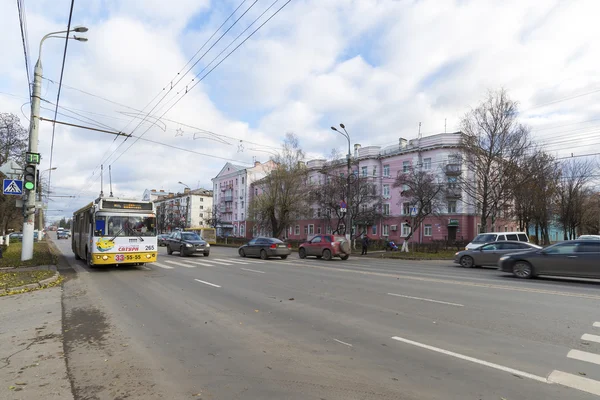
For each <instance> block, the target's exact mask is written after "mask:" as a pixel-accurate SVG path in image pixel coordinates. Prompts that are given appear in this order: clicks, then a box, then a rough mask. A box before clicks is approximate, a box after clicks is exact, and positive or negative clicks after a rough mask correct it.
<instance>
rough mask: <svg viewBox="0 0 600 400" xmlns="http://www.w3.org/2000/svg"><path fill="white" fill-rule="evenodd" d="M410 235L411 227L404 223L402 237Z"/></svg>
mask: <svg viewBox="0 0 600 400" xmlns="http://www.w3.org/2000/svg"><path fill="white" fill-rule="evenodd" d="M408 235H410V226H408V224H407V223H406V222H403V223H402V237H407V236H408Z"/></svg>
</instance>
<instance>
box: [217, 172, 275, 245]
mask: <svg viewBox="0 0 600 400" xmlns="http://www.w3.org/2000/svg"><path fill="white" fill-rule="evenodd" d="M274 165H275V164H274V162H273V161H266V162H264V163H261V162H258V161H256V162H255V163H254V165H253V166H252V167H244V166H241V165H235V164H232V163H229V162H228V163H227V164H225V166H224V167H223V168H222V169H221V171H220V172H219V174H218V175H217V176H216V177H214V178H213V179H212V183H213V207H212V218H213V225H214V226H215V227H216V229H217V236H234V237H247V236H248V229H247V228H248V222H247V216H248V199H249V188H250V185H251V184H252V183H253V182H255V181H257V180H259V179H262V178H264V177H265V176H266V175H267V174H268V173H269V172H270V171H271V170H272V169H273V167H274Z"/></svg>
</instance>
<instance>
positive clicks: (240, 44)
mask: <svg viewBox="0 0 600 400" xmlns="http://www.w3.org/2000/svg"><path fill="white" fill-rule="evenodd" d="M291 1H292V0H288V1H287V2H285V3H284V4H283V5H282V6H281V7H280V8H279V9H278V10H277V11H275V12H274V13H273V14H272V15H271V16H270V17H269V18H267V20H266V21H264V22H263V23H262V24H260V25H259V26H258V28H256V29H255V30H254V31H252V33H250V35H248V36H247V37H246V38H245V39H244V40H243V41H242V42H240V43H239V44H238V45H237V46H236V47H234V48H233V50H231V51H230V52H229V53H228V54H227V55H226V56H225V57H224V58H223V59H221V60H220V61H219V62H218V63H217V64H216V65H215V66H214V67H212V68H211V69H210V70H209V71H208V72H207V73H206V74H204V75H203V76H202V77H201V78H200V79H198V80H196V81H195V83H194V85H193V86H192V87H191V88H189V90H186V92H185V93H183V95H182V96H181V97H180V98H179V99H178V100H177V101H176V102H175V103H174V104H172V105H171V106H170V107H169V108H168V109H167V110H166V111H164V112H163V113H162V115H161V116H160V118H162V117H163V116H164V115H165V114H166V113H168V112H169V111H170V110H171V109H172V108H173V107H174V106H175V105H177V103H179V101H181V99H182V98H183V97H184V96H185V95H186V94H188V93H189V91H191V90H192V89H193V88H194V87H196V85H197V84H198V83H200V82H201V81H202V80H204V79H205V78H206V77H207V76H208V75H209V74H210V73H211V72H212V71H214V70H215V68H217V67H218V66H219V65H221V63H222V62H223V61H225V60H226V59H227V58H229V56H231V54H233V53H234V52H235V51H236V50H237V49H239V48H240V46H242V45H243V44H244V43H246V41H247V40H248V39H250V38H251V37H252V36H253V35H254V34H255V33H256V32H258V31H259V30H260V29H261V28H262V27H263V26H264V25H265V24H266V23H267V22H269V21H270V20H271V19H272V18H273V17H274V16H275V15H277V14H278V13H279V12H280V11H281V10H282V9H283V8H284V7H285V6H286V5H288V4H289V3H290V2H291ZM196 76H198V75H196ZM148 130H149V128H148V129H147V130H146V131H144V132H143V133H142V135H140V136H139V137H138V138H137V139H136V140H135V141H134V142H133V143H132V144H131V145H129V147H127V148H126V149H125V150H123V152H122V153H121V154H119V156H118V157H117V158H116V159H114V160H113V161H112V162H113V163H115V162H117V161H118V160H119V158H121V156H123V154H125V153H126V152H127V151H128V150H129V149H130V148H131V147H132V146H133V145H134V144H135V143H137V141H138V140H139V138H141V137H142V136H143V135H144V134H145V133H146V132H148Z"/></svg>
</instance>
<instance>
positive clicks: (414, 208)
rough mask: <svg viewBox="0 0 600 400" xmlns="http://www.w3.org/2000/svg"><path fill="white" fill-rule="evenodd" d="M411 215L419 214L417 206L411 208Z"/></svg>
mask: <svg viewBox="0 0 600 400" xmlns="http://www.w3.org/2000/svg"><path fill="white" fill-rule="evenodd" d="M410 216H411V217H416V216H417V207H413V208H411V209H410Z"/></svg>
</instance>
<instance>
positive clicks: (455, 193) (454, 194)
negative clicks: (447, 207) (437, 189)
mask: <svg viewBox="0 0 600 400" xmlns="http://www.w3.org/2000/svg"><path fill="white" fill-rule="evenodd" d="M461 197H462V190H460V188H457V187H450V188H447V189H446V198H448V199H460V198H461Z"/></svg>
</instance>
